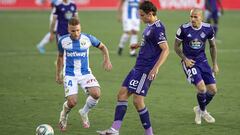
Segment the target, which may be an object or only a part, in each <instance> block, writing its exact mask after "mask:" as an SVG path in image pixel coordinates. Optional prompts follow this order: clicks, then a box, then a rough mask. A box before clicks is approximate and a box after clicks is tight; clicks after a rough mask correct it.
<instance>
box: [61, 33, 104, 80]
mask: <svg viewBox="0 0 240 135" xmlns="http://www.w3.org/2000/svg"><path fill="white" fill-rule="evenodd" d="M100 43H101V42H100V41H99V40H98V39H97V38H96V37H94V36H92V35H90V34H85V33H81V35H80V38H79V39H77V40H75V39H72V38H71V37H70V34H67V35H64V36H62V37H61V38H60V40H59V42H58V50H59V53H62V54H63V64H64V67H63V75H64V76H81V75H86V74H90V73H91V69H90V67H89V47H90V46H94V47H98V46H99V45H100Z"/></svg>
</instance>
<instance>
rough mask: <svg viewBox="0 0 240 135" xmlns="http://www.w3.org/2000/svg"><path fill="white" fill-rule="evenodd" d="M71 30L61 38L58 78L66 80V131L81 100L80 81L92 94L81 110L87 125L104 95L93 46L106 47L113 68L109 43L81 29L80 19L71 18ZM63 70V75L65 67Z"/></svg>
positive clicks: (106, 65)
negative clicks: (91, 56) (91, 64)
mask: <svg viewBox="0 0 240 135" xmlns="http://www.w3.org/2000/svg"><path fill="white" fill-rule="evenodd" d="M68 32H69V33H70V34H67V35H64V36H62V37H61V38H60V39H59V42H58V49H59V54H58V58H57V69H56V82H57V83H59V84H61V83H63V82H64V89H65V97H66V99H67V100H66V102H65V103H64V104H63V110H62V111H61V114H60V119H59V127H60V129H61V131H65V130H66V127H67V118H68V114H69V112H70V111H71V109H72V108H73V107H74V106H76V104H77V94H78V85H80V86H81V88H82V89H83V90H84V91H85V92H86V93H87V94H88V95H89V96H88V98H87V100H86V104H85V105H84V107H83V108H81V109H80V110H79V113H80V115H81V118H82V121H83V127H84V128H89V127H90V123H89V120H88V112H89V111H90V110H91V109H92V108H93V107H94V106H96V105H97V103H98V100H99V98H100V86H99V84H98V81H97V80H96V78H95V77H94V75H93V74H92V71H91V69H90V67H89V47H91V46H94V47H96V48H98V49H100V50H101V51H102V54H103V58H104V62H103V66H104V69H105V70H106V71H109V70H111V68H112V64H111V62H110V58H109V53H108V49H107V47H106V46H105V45H104V44H103V43H102V42H100V41H99V40H98V39H97V38H96V37H94V36H92V35H89V34H84V33H81V26H80V22H79V20H78V19H77V18H72V19H70V20H69V22H68ZM62 70H63V76H62V75H61V71H62Z"/></svg>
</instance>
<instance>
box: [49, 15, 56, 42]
mask: <svg viewBox="0 0 240 135" xmlns="http://www.w3.org/2000/svg"><path fill="white" fill-rule="evenodd" d="M56 20H57V16H56V15H53V16H52V22H51V24H50V40H53V38H54V28H55V25H56Z"/></svg>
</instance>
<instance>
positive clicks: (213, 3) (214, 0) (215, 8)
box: [205, 0, 218, 12]
mask: <svg viewBox="0 0 240 135" xmlns="http://www.w3.org/2000/svg"><path fill="white" fill-rule="evenodd" d="M207 5H209V7H211V12H216V11H218V5H217V0H206V3H205V6H206V7H207Z"/></svg>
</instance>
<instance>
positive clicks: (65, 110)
mask: <svg viewBox="0 0 240 135" xmlns="http://www.w3.org/2000/svg"><path fill="white" fill-rule="evenodd" d="M70 111H71V108H70V107H68V104H67V101H65V102H64V103H63V112H64V113H65V114H68V113H69V112H70Z"/></svg>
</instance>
